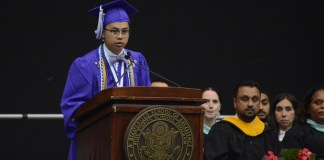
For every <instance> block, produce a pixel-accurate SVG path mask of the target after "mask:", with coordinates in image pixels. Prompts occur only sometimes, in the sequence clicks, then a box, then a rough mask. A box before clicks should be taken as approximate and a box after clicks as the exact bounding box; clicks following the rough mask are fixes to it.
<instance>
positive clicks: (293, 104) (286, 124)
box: [270, 93, 298, 142]
mask: <svg viewBox="0 0 324 160" xmlns="http://www.w3.org/2000/svg"><path fill="white" fill-rule="evenodd" d="M297 108H298V101H297V99H296V98H295V96H294V95H292V94H290V93H281V94H279V95H277V96H276V97H275V99H274V101H273V105H272V107H271V118H270V119H271V120H270V127H271V128H272V129H274V130H275V131H276V133H277V135H278V140H279V141H280V142H281V141H282V139H283V138H284V136H285V133H286V132H287V131H288V130H289V129H290V128H291V127H292V126H293V124H294V123H295V117H296V110H297Z"/></svg>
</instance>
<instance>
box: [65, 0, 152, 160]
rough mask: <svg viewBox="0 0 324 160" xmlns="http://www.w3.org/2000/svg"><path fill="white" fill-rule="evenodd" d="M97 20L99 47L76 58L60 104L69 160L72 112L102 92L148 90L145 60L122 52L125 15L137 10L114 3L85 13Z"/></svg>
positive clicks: (126, 36) (73, 149) (73, 128)
mask: <svg viewBox="0 0 324 160" xmlns="http://www.w3.org/2000/svg"><path fill="white" fill-rule="evenodd" d="M89 12H90V13H91V14H93V15H95V16H97V17H98V27H97V30H96V31H95V33H96V38H97V39H99V40H102V41H103V43H102V44H101V45H99V47H98V48H96V49H94V50H92V51H91V52H89V53H87V54H85V55H84V56H82V57H79V58H77V59H76V60H75V61H74V62H73V63H72V65H71V67H70V71H69V73H68V77H67V81H66V85H65V89H64V92H63V96H62V100H61V109H62V112H63V115H64V129H65V132H66V134H67V136H68V137H69V138H71V139H72V143H71V146H70V153H69V160H75V159H76V155H77V143H76V132H75V131H76V125H77V123H76V122H74V121H73V120H72V118H73V116H74V113H75V111H76V110H77V109H78V107H79V106H80V105H82V104H83V103H84V102H86V101H88V100H89V99H91V98H92V97H93V96H95V95H96V94H97V93H99V92H100V91H102V90H104V89H106V88H113V87H124V86H150V85H151V81H150V76H149V70H148V65H147V63H146V60H145V57H144V56H143V55H142V54H141V53H140V52H135V51H132V50H128V49H125V48H124V47H125V46H126V44H127V42H128V39H129V31H130V27H129V24H130V19H129V14H133V13H136V12H137V10H136V9H135V8H134V7H133V6H131V5H130V4H129V3H127V2H126V1H123V0H116V1H113V2H110V3H107V4H105V5H101V6H99V7H97V8H94V9H91V10H90V11H89Z"/></svg>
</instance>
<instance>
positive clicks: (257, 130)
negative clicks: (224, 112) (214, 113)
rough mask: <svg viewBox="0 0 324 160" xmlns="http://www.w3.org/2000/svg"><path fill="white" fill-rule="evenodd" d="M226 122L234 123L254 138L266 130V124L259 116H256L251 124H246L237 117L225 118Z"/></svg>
mask: <svg viewBox="0 0 324 160" xmlns="http://www.w3.org/2000/svg"><path fill="white" fill-rule="evenodd" d="M224 121H227V122H230V123H232V124H233V125H235V126H236V127H237V128H239V129H240V130H241V131H242V132H244V133H245V134H246V135H248V136H252V137H255V136H257V135H259V134H261V133H262V132H263V131H264V128H265V125H264V123H263V122H262V121H261V120H260V119H259V118H258V117H257V116H255V118H254V120H253V121H252V122H251V123H246V122H244V121H242V120H240V119H239V118H238V117H236V116H231V117H226V118H224Z"/></svg>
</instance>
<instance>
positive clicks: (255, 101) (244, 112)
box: [204, 81, 275, 160]
mask: <svg viewBox="0 0 324 160" xmlns="http://www.w3.org/2000/svg"><path fill="white" fill-rule="evenodd" d="M234 108H235V110H236V115H235V116H231V117H226V118H224V119H223V120H222V121H220V122H218V123H216V124H215V125H214V126H213V127H212V128H211V130H210V132H209V134H208V135H207V140H206V144H205V146H204V160H260V159H262V157H263V156H264V155H266V154H267V151H273V150H275V149H274V146H273V145H274V144H272V142H271V141H273V140H272V139H275V138H273V136H272V135H273V134H272V132H270V129H269V128H267V126H265V124H264V123H263V122H262V121H261V120H260V119H259V118H258V117H257V116H256V114H257V113H258V111H259V108H260V87H259V86H258V84H257V83H256V82H254V81H243V82H241V83H239V84H238V86H237V87H236V95H235V97H234Z"/></svg>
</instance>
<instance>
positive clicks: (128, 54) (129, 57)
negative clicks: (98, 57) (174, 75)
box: [124, 52, 181, 87]
mask: <svg viewBox="0 0 324 160" xmlns="http://www.w3.org/2000/svg"><path fill="white" fill-rule="evenodd" d="M124 57H125V58H126V59H127V60H130V62H131V64H135V65H136V66H138V67H139V68H140V69H143V70H145V71H148V72H150V73H152V74H154V75H155V76H157V77H159V78H162V79H164V80H165V81H167V82H169V83H171V84H174V85H175V86H177V87H181V86H180V85H179V84H178V83H175V82H173V81H171V80H169V79H167V78H165V77H163V76H162V75H160V74H157V73H155V72H153V71H152V70H150V69H148V68H144V67H142V66H141V65H139V64H137V63H136V62H135V61H133V60H132V59H131V54H130V53H129V52H127V55H125V56H124Z"/></svg>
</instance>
